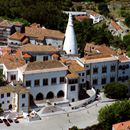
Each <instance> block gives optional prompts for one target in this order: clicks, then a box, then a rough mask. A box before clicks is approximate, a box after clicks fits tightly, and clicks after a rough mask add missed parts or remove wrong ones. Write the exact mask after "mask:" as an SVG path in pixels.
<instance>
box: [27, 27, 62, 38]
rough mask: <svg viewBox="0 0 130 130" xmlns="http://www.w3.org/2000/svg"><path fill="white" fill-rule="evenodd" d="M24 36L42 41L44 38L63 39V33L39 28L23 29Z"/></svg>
mask: <svg viewBox="0 0 130 130" xmlns="http://www.w3.org/2000/svg"><path fill="white" fill-rule="evenodd" d="M25 34H26V36H30V37H35V38H37V39H39V40H43V39H44V38H45V37H49V38H56V39H64V33H62V32H60V31H58V30H51V29H45V28H40V27H37V26H35V27H33V26H32V27H31V26H30V27H25Z"/></svg>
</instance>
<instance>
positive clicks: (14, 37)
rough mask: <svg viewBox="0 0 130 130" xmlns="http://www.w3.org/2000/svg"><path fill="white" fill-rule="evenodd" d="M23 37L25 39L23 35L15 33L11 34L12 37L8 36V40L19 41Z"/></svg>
mask: <svg viewBox="0 0 130 130" xmlns="http://www.w3.org/2000/svg"><path fill="white" fill-rule="evenodd" d="M24 37H25V34H23V33H19V32H15V33H13V34H12V35H10V36H9V39H11V40H18V41H21V40H22V39H23V38H24Z"/></svg>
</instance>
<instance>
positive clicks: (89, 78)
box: [79, 60, 118, 89]
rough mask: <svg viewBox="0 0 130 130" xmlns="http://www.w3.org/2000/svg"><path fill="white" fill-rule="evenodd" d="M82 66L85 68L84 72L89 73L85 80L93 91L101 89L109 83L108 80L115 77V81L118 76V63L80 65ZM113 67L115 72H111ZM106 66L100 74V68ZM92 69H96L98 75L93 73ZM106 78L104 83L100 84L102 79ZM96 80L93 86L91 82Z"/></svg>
mask: <svg viewBox="0 0 130 130" xmlns="http://www.w3.org/2000/svg"><path fill="white" fill-rule="evenodd" d="M79 63H80V64H84V66H85V68H86V72H87V71H88V70H89V71H90V73H89V74H87V78H86V80H87V81H88V82H90V85H91V86H92V87H94V88H95V89H101V88H102V87H104V86H105V85H106V84H107V83H110V78H111V77H115V81H117V74H118V71H117V70H118V64H117V63H118V62H117V60H115V61H106V62H95V63H81V62H79ZM112 65H115V68H116V69H115V71H113V72H111V66H112ZM104 66H106V68H107V70H106V72H105V73H102V67H104ZM94 68H98V73H94V71H93V70H94ZM103 78H106V83H104V84H102V79H103ZM96 79H97V84H94V83H93V82H94V81H93V80H96Z"/></svg>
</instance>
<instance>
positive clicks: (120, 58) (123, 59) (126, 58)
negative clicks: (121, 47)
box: [118, 55, 130, 62]
mask: <svg viewBox="0 0 130 130" xmlns="http://www.w3.org/2000/svg"><path fill="white" fill-rule="evenodd" d="M118 58H119V61H121V62H123V61H130V58H128V57H127V56H125V55H119V56H118Z"/></svg>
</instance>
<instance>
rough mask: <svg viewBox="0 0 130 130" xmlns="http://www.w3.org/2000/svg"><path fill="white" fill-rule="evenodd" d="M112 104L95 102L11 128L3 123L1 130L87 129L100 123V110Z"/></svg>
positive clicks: (13, 125)
mask: <svg viewBox="0 0 130 130" xmlns="http://www.w3.org/2000/svg"><path fill="white" fill-rule="evenodd" d="M112 103H113V102H108V101H104V102H99V101H95V102H93V103H92V104H89V105H88V106H86V107H82V108H80V109H77V110H68V111H67V112H65V111H62V113H53V114H51V115H44V116H43V117H42V120H37V121H31V122H28V121H25V120H24V121H20V123H19V124H15V123H11V126H10V127H7V126H6V125H5V124H4V123H2V124H0V130H68V128H70V127H72V126H74V125H75V126H77V127H79V128H85V127H86V126H91V125H93V124H96V123H98V121H97V116H98V111H99V110H100V108H101V107H103V106H105V105H106V104H108V105H110V104H112ZM60 112H61V111H60Z"/></svg>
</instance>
